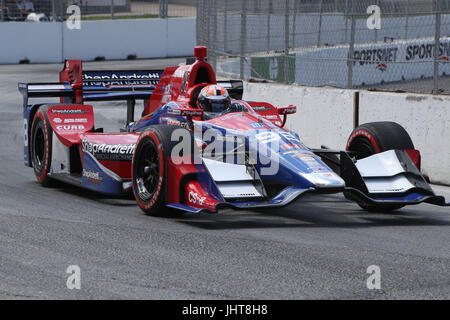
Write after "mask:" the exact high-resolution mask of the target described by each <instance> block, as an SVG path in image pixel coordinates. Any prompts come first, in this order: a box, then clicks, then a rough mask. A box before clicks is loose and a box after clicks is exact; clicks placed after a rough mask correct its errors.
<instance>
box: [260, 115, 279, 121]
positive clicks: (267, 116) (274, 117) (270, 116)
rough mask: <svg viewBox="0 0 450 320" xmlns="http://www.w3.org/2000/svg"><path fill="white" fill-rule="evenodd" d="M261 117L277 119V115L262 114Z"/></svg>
mask: <svg viewBox="0 0 450 320" xmlns="http://www.w3.org/2000/svg"><path fill="white" fill-rule="evenodd" d="M262 117H263V118H266V119H269V120H278V116H275V115H262Z"/></svg>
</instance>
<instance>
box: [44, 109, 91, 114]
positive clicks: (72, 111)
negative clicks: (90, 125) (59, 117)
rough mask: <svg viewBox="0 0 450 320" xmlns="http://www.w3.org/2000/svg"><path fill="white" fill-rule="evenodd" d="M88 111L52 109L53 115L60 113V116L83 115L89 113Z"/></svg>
mask: <svg viewBox="0 0 450 320" xmlns="http://www.w3.org/2000/svg"><path fill="white" fill-rule="evenodd" d="M88 112H89V111H88V110H81V109H52V113H59V114H83V113H88Z"/></svg>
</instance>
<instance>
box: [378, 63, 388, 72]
mask: <svg viewBox="0 0 450 320" xmlns="http://www.w3.org/2000/svg"><path fill="white" fill-rule="evenodd" d="M377 70H380V71H381V72H385V71H386V70H387V65H386V64H385V63H379V64H378V65H377Z"/></svg>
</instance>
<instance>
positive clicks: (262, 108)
mask: <svg viewBox="0 0 450 320" xmlns="http://www.w3.org/2000/svg"><path fill="white" fill-rule="evenodd" d="M252 109H253V110H255V111H267V110H272V108H269V107H265V106H259V107H252Z"/></svg>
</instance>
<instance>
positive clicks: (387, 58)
mask: <svg viewBox="0 0 450 320" xmlns="http://www.w3.org/2000/svg"><path fill="white" fill-rule="evenodd" d="M397 52H398V48H397V47H389V48H383V49H364V50H355V52H354V54H353V58H354V59H355V61H354V62H353V64H356V63H359V65H360V66H363V65H367V64H380V63H383V62H395V61H397Z"/></svg>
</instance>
